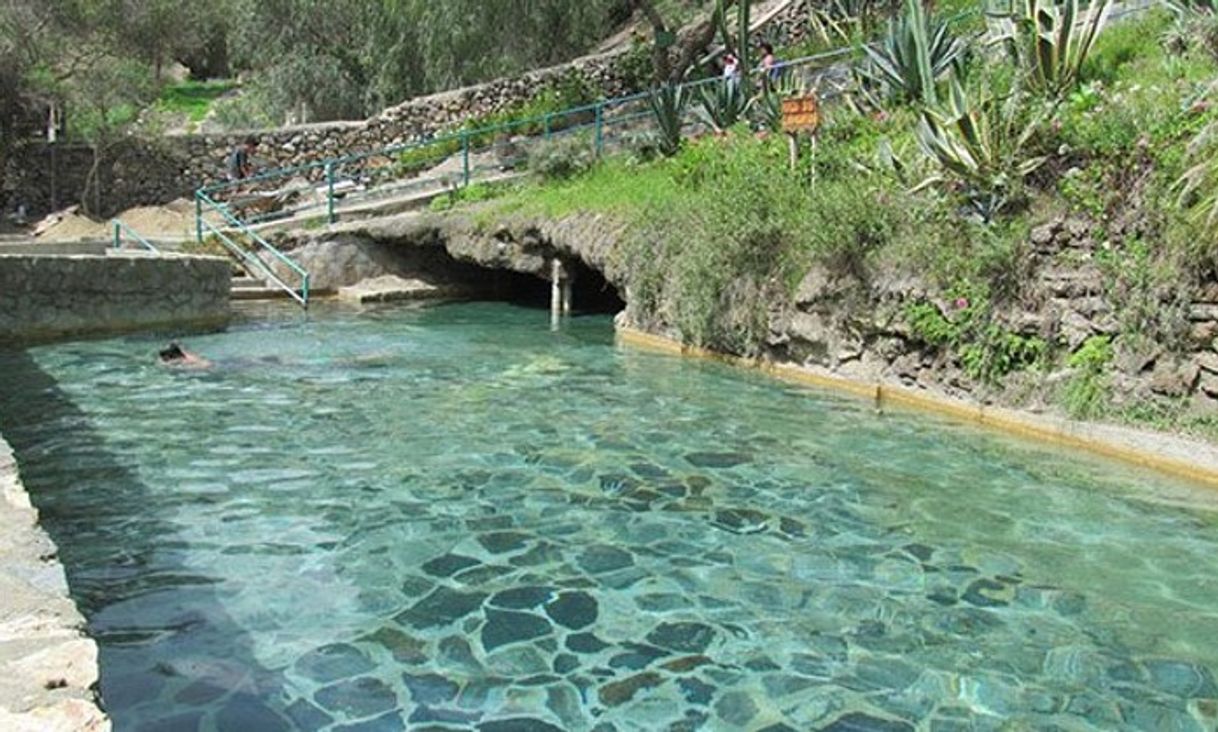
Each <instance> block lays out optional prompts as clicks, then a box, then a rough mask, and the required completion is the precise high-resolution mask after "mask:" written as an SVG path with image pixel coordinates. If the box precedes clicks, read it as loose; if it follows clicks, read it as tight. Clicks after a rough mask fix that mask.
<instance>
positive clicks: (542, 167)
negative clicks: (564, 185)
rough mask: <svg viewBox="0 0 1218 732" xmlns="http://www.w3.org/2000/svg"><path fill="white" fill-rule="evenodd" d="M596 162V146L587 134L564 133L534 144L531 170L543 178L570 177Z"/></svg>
mask: <svg viewBox="0 0 1218 732" xmlns="http://www.w3.org/2000/svg"><path fill="white" fill-rule="evenodd" d="M595 163H596V148H595V146H594V145H593V144H592V141H591V140H590V139H588V136H587V135H564V136H563V137H558V138H554V139H552V140H545V141H542V142H540V143H537V144H535V145H533V148H532V150H530V152H529V170H530V171H532V172H534V173H536V174H537V175H539V176H540V177H541V178H542V180H555V179H563V178H570V177H572V176H575V175H579V174H580V173H583V172H586V171H587V170H588V169H590V168H591V167H592V166H593V165H594V164H595Z"/></svg>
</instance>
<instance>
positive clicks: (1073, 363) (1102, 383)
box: [1063, 336, 1113, 419]
mask: <svg viewBox="0 0 1218 732" xmlns="http://www.w3.org/2000/svg"><path fill="white" fill-rule="evenodd" d="M1112 357H1113V351H1112V341H1111V339H1109V338H1108V336H1092V337H1091V338H1088V339H1087V340H1086V342H1084V343H1083V345H1082V346H1080V347H1079V349H1078V350H1077V351H1075V352H1074V353H1072V354H1071V355H1070V358H1069V359H1067V361H1066V365H1067V366H1069V367H1070V368H1072V369H1074V375H1073V376H1071V377H1070V381H1068V382H1067V383H1066V388H1065V393H1064V394H1063V400H1064V402H1065V406H1066V412H1067V413H1068V414H1069V415H1070V416H1071V417H1074V418H1075V419H1095V418H1096V417H1099V416H1101V415H1102V414H1103V412H1104V410H1105V408H1106V406H1107V404H1108V378H1107V371H1108V365H1109V364H1110V363H1112Z"/></svg>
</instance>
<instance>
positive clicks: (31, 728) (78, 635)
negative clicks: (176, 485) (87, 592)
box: [0, 438, 110, 732]
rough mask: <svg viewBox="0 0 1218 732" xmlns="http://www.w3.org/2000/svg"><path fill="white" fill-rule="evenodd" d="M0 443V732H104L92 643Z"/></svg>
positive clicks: (105, 723)
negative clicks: (96, 688) (2, 731)
mask: <svg viewBox="0 0 1218 732" xmlns="http://www.w3.org/2000/svg"><path fill="white" fill-rule="evenodd" d="M37 524H38V511H37V510H36V509H34V508H33V507H32V506H31V505H30V500H29V496H28V495H27V494H26V492H25V489H24V487H23V486H22V485H21V480H20V477H19V476H18V474H17V464H16V461H15V460H14V458H13V453H12V450H11V449H10V448H9V446H8V444H7V443H5V442H4V440H3V438H0V729H2V730H5V732H108V731H109V730H110V721H109V720H108V719H107V718H106V715H105V714H103V713H102V711H101V709H99V708H98V705H97V694H96V692H95V691H94V688H95V687H96V685H97V679H98V665H97V645H96V644H95V643H94V642H93V641H92V640H91V639H89V638H88V637H86V636H85V634H84V630H83V629H84V624H85V620H84V618H83V617H82V616H81V614H80V612H79V611H78V610H77V609H76V605H75V603H73V602H72V600H71V599H70V598H69V597H68V584H67V580H66V579H65V577H64V571H63V566H62V565H60V563H59V561H58V559H57V558H56V552H57V550H56V548H55V544H54V543H53V542H52V541H51V539H50V538H49V537H48V536H47V535H46V533H45V532H43V531H42V529H40V528H38V525H37Z"/></svg>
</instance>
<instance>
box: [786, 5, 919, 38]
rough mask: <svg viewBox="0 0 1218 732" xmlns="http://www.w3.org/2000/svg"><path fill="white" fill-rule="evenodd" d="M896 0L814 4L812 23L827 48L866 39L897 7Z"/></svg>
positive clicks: (811, 14)
mask: <svg viewBox="0 0 1218 732" xmlns="http://www.w3.org/2000/svg"><path fill="white" fill-rule="evenodd" d="M897 5H898V3H897V2H895V1H894V0H828V1H827V2H824V3H812V4H811V6H810V7H809V8H808V22H809V24H810V26H811V28H812V32H813V33H814V34H815V35H816V37H817V38H819V39H820V41H821V42H822V43H823V44H824V45H825V46H826V47H830V48H833V47H838V46H843V45H851V44H854V43H857V42H859V41H863V40H866V39H868V38H870V37H871V36H872V34H873V33H874V31H875V29H876V28H878V27H879V24H880V20H881V19H882V18H883V17H885V16H886V15H889V14H891V13H892V12H894V11H895V10H896V9H897Z"/></svg>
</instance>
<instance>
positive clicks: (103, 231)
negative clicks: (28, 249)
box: [34, 198, 195, 241]
mask: <svg viewBox="0 0 1218 732" xmlns="http://www.w3.org/2000/svg"><path fill="white" fill-rule="evenodd" d="M114 218H116V219H118V220H120V221H122V222H123V223H124V224H126V225H127V226H128V228H130V229H132V230H134V231H135V232H136V233H137V234H139V235H140V236H142V237H145V238H148V239H190V238H194V235H195V204H194V202H193V201H191V200H189V199H185V198H179V199H178V200H176V201H173V202H171V203H167V204H165V205H164V206H137V207H135V208H129V209H127V210H126V211H123V212H122V213H120V214H118V215H117V216H115V217H114ZM113 235H114V234H113V229H112V227H111V224H110V222H109V221H95V220H93V219H91V218H89V217H87V216H84V215H82V214H81V213H79V209H78V207H77V206H72V207H70V208H66V209H64V210H63V211H58V212H56V213H53V214H51V215H50V216H47V217H46V218H45V219H43V220H42V221H40V222H39V223H38V224H37V225H36V226H35V227H34V236H35V237H37V238H39V239H42V240H44V241H71V240H75V239H109V238H110V237H112V236H113Z"/></svg>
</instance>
